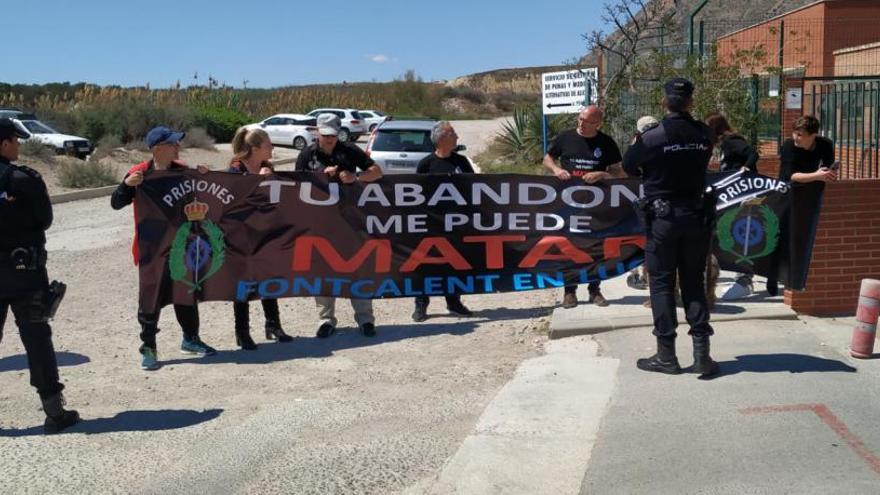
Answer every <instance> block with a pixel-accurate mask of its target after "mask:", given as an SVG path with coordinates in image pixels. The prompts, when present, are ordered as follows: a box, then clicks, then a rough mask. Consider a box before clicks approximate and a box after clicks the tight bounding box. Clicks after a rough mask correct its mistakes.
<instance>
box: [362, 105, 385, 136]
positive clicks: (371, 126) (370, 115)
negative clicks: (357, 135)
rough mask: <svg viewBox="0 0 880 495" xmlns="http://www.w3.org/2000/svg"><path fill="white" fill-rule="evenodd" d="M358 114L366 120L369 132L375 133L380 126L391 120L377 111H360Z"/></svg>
mask: <svg viewBox="0 0 880 495" xmlns="http://www.w3.org/2000/svg"><path fill="white" fill-rule="evenodd" d="M358 113H359V114H361V117H363V118H364V122H366V124H367V130H368V131H369V132H373V131H374V130H376V127H378V126H379V124H381V123H382V122H385V121H386V120H388V119H389V117H388V116H387V115H385V114H384V113H382V112H377V111H376V110H358Z"/></svg>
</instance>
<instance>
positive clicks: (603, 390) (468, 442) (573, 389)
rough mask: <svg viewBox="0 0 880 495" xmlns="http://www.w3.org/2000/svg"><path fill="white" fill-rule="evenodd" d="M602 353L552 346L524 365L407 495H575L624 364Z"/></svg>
mask: <svg viewBox="0 0 880 495" xmlns="http://www.w3.org/2000/svg"><path fill="white" fill-rule="evenodd" d="M598 349H599V347H598V344H596V342H595V341H593V340H592V339H590V338H588V337H584V338H581V339H575V340H573V341H567V342H565V343H560V342H556V343H553V342H550V343H548V345H547V346H546V347H545V351H546V354H545V355H543V356H538V357H535V358H532V359H528V360H526V361H524V362H523V363H521V364H520V366H519V367H518V368H517V370H516V373H515V374H514V376H513V378H512V379H511V380H510V381H509V382H508V383H507V384H505V385H504V387H502V389H501V390H500V391H499V392H498V394H497V395H496V396H495V398H494V399H492V402H491V403H489V405H488V406H487V407H486V409H485V410H484V411H483V413H482V415H481V416H480V419H479V420H478V422H477V424H476V426H475V427H474V429H473V431H472V432H471V434H470V435H468V436H467V438H465V439H464V441H463V442H462V444H461V445H460V447H459V448H458V451H457V452H456V453H455V454H454V455H453V456H452V457H451V458H450V459H449V460H448V461H447V463H446V464H445V466H444V467H443V469H442V470H441V472H440V473H439V474H437V475H436V476H435V477H434V478H433V479H431V480H425V481H423V482H421V483H419V484H417V485H416V486H413V487H410V488H409V489H407V490H405V491H404V493H406V494H415V493H420V494H424V493H427V494H431V495H440V494H443V495H447V494H453V493H459V494H470V493H504V494H509V495H519V494H522V495H532V494H536V493H578V491H579V490H580V487H581V483H582V481H583V477H584V473H585V472H586V470H587V467H588V466H589V463H590V456H591V454H592V450H593V444H594V443H595V441H596V438H597V433H598V431H599V427H600V425H601V422H602V418H603V416H604V415H605V412H606V410H607V408H608V405H609V404H610V402H611V396H612V393H613V392H614V389H615V387H616V385H617V369H618V366H619V364H620V361H619V360H618V359H614V358H609V357H601V356H598Z"/></svg>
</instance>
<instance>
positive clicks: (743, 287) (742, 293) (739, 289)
mask: <svg viewBox="0 0 880 495" xmlns="http://www.w3.org/2000/svg"><path fill="white" fill-rule="evenodd" d="M742 282H743V281H742V280H737V281H736V283H735V284H733V285H731V286H730V287H729V288H728V289H727V290H726V291H725V292H724V294H723V295H722V296H721V300H722V301H735V300H737V299H742V298H744V297H748V296H750V295H752V292H753V291H754V289H753V288H752V284H750V283H742Z"/></svg>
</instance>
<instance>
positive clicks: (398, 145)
mask: <svg viewBox="0 0 880 495" xmlns="http://www.w3.org/2000/svg"><path fill="white" fill-rule="evenodd" d="M435 123H436V122H435V121H430V120H390V121H386V122H383V123H381V124H379V126H378V127H376V129H375V130H374V131H373V133H372V134H371V135H370V140H369V141H368V142H367V149H366V152H367V154H368V155H370V158H372V159H373V161H375V162H376V164H377V165H379V167H381V168H382V172H383V173H386V174H414V173H416V167H418V165H419V162H420V161H422V158H424V157H426V156H428V155H429V154H431V153H433V152H434V143H432V142H431V129H432V128H433V127H434V124H435ZM465 149H466V148H465V147H464V145H459V146H458V148H457V151H464V150H465ZM468 160H470V158H468ZM471 165H473V162H472V163H471Z"/></svg>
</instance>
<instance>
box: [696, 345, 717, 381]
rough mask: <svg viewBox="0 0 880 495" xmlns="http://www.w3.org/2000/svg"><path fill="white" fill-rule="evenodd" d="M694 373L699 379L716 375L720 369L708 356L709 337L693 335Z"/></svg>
mask: <svg viewBox="0 0 880 495" xmlns="http://www.w3.org/2000/svg"><path fill="white" fill-rule="evenodd" d="M693 340H694V368H693V369H694V373H697V374H698V375H700V377H701V378H702V377H710V376H712V375H717V374H718V372H719V371H721V368H720V367H719V366H718V363H716V362H715V361H713V360H712V358H711V357H710V356H709V336H708V335H694V336H693Z"/></svg>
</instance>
